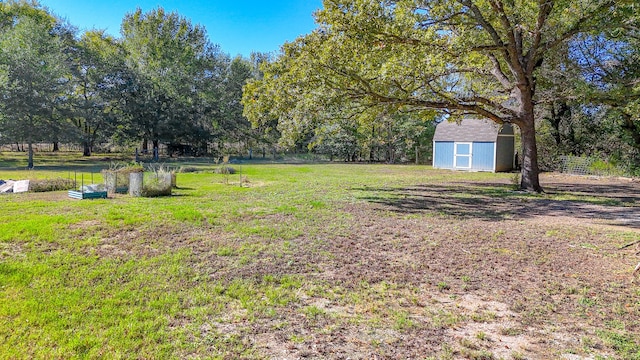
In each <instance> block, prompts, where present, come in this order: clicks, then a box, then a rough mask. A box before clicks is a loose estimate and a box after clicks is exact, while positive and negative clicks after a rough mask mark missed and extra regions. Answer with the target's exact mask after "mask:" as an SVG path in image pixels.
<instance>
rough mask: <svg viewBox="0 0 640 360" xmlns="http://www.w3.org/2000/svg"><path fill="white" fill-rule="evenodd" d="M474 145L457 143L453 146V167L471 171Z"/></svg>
mask: <svg viewBox="0 0 640 360" xmlns="http://www.w3.org/2000/svg"><path fill="white" fill-rule="evenodd" d="M472 150H473V144H472V143H470V142H465V143H463V142H460V143H459V142H457V143H454V145H453V167H454V168H458V169H471V155H472Z"/></svg>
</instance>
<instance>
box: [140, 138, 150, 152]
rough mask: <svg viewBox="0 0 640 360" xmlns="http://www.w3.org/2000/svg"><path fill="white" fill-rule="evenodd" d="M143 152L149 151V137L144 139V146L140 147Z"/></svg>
mask: <svg viewBox="0 0 640 360" xmlns="http://www.w3.org/2000/svg"><path fill="white" fill-rule="evenodd" d="M140 151H142V153H143V154H146V153H147V151H149V142H148V141H147V139H144V140H142V147H141V148H140Z"/></svg>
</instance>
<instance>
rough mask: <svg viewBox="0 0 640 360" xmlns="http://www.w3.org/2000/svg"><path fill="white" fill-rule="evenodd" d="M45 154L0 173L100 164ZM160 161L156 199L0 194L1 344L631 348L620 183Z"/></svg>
mask: <svg viewBox="0 0 640 360" xmlns="http://www.w3.org/2000/svg"><path fill="white" fill-rule="evenodd" d="M2 156H5V155H4V154H3V155H2ZM12 161H14V162H15V161H17V160H11V159H9V160H7V161H4V162H3V163H2V164H9V165H10V166H15V165H12V164H14V162H12ZM48 161H49V162H48V163H47V164H48V165H50V166H51V168H47V169H45V170H36V171H33V172H25V171H22V170H11V169H7V170H5V169H3V168H1V167H0V178H20V177H21V176H23V175H29V176H30V177H31V178H47V177H49V176H50V177H52V178H54V177H61V176H62V177H64V174H65V172H66V173H68V170H69V169H68V168H60V167H59V166H60V165H59V164H62V163H65V164H69V163H72V164H73V166H76V165H77V166H82V168H83V169H93V168H95V169H98V168H99V166H100V165H101V163H100V162H95V161H94V162H93V163H92V162H91V161H89V160H84V159H83V160H82V161H83V162H78V163H74V162H73V161H75V160H73V159H72V158H64V159H57V160H56V159H55V158H54V157H51V158H49V159H48ZM56 161H57V162H56ZM78 161H80V160H78ZM36 164H38V162H36ZM175 165H176V166H185V167H194V168H197V169H199V171H198V172H189V173H181V174H178V187H179V188H178V189H176V190H174V196H171V197H161V198H152V199H147V198H130V197H128V196H122V195H117V196H116V197H114V198H110V199H106V200H84V201H78V200H72V199H69V198H68V197H67V196H66V194H65V193H64V192H53V193H37V194H36V193H28V194H15V195H7V196H0V208H1V209H2V212H1V213H0V342H1V343H2V344H3V346H2V349H0V358H11V359H21V358H25V359H26V358H100V357H105V358H131V357H136V358H186V357H189V358H203V359H204V358H214V359H215V358H220V359H224V358H244V359H265V358H277V357H286V358H299V357H310V358H346V357H351V358H372V357H376V356H377V357H379V358H397V357H402V358H408V357H412V358H413V357H421V358H442V359H444V358H452V359H453V358H461V357H466V358H477V359H493V358H495V359H499V358H504V359H509V358H527V359H547V358H556V357H558V356H560V355H561V354H564V353H565V352H566V351H567V349H571V352H574V353H576V354H577V355H580V356H583V357H592V358H597V357H600V358H621V359H637V358H640V344H639V342H638V340H637V338H636V337H635V336H634V334H637V333H638V332H640V329H639V327H640V301H638V294H639V293H640V290H638V287H637V285H636V284H632V283H631V281H630V280H631V271H632V270H633V266H635V264H636V263H637V261H638V259H637V257H635V255H634V254H635V252H636V251H637V250H635V248H633V247H632V248H628V249H624V250H620V249H619V247H620V246H621V245H624V244H626V243H629V242H631V241H634V240H635V239H637V237H638V236H640V233H639V231H638V229H640V223H637V222H633V221H630V219H631V220H633V219H638V218H639V217H638V214H640V186H639V185H638V184H637V183H634V182H627V181H620V180H616V179H590V178H577V177H562V176H559V175H554V174H547V175H544V176H543V177H542V182H543V185H545V186H546V190H547V194H543V195H531V194H523V193H519V192H514V191H512V190H511V187H510V186H511V185H510V178H511V175H510V174H488V173H457V172H455V173H454V172H450V171H442V170H433V169H431V168H428V167H422V166H386V165H346V164H322V165H312V164H305V165H283V164H243V165H242V167H241V168H242V176H246V179H247V180H248V183H243V186H242V187H240V186H238V184H239V183H240V182H239V177H238V179H236V180H234V178H233V177H234V176H235V175H231V176H229V179H226V178H225V175H224V174H215V173H213V169H214V168H215V165H208V164H207V162H206V161H201V162H198V163H193V164H191V163H184V164H179V163H176V164H175ZM56 169H57V170H56ZM98 172H99V171H98ZM234 181H236V182H237V183H238V184H235V185H234ZM225 183H228V185H227V184H225ZM549 339H552V341H549ZM505 345H506V346H507V347H505Z"/></svg>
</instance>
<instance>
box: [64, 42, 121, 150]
mask: <svg viewBox="0 0 640 360" xmlns="http://www.w3.org/2000/svg"><path fill="white" fill-rule="evenodd" d="M72 42H73V43H72V44H70V46H69V48H70V49H71V51H70V54H69V57H70V59H69V65H70V69H71V75H72V81H71V82H72V86H71V92H70V94H69V98H68V99H67V102H66V104H65V105H66V107H65V109H64V110H65V111H63V114H64V115H65V116H67V117H68V118H69V119H71V122H72V123H73V125H75V127H76V129H77V132H78V133H79V138H80V139H81V142H82V147H83V155H84V156H90V155H91V153H92V151H93V146H94V143H95V141H96V140H97V139H99V138H100V136H101V135H102V133H104V135H105V136H106V135H110V134H113V132H114V131H115V126H116V124H117V120H118V119H119V118H121V113H120V112H119V111H118V109H119V106H118V105H119V104H118V100H119V98H120V97H121V93H122V92H123V91H125V90H126V89H125V87H124V85H125V79H126V72H125V67H124V51H123V50H122V47H121V46H120V45H119V44H118V43H117V42H116V40H115V39H114V38H112V37H110V36H108V35H106V34H105V33H104V32H103V31H95V30H92V31H87V32H85V33H84V34H83V35H82V36H81V38H80V39H79V40H77V41H76V40H75V39H73V40H72Z"/></svg>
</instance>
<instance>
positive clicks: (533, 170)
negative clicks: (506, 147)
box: [519, 119, 543, 192]
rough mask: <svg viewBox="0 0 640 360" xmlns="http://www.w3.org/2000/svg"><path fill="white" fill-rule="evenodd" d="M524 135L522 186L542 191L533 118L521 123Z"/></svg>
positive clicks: (527, 189) (525, 188)
mask: <svg viewBox="0 0 640 360" xmlns="http://www.w3.org/2000/svg"><path fill="white" fill-rule="evenodd" d="M519 127H520V134H521V136H522V169H521V179H520V188H521V189H522V190H526V191H534V192H542V191H543V190H542V187H541V186H540V180H539V176H538V175H539V173H540V170H539V168H538V147H537V145H536V131H535V123H534V122H533V119H531V121H527V122H524V123H522V124H520V125H519Z"/></svg>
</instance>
